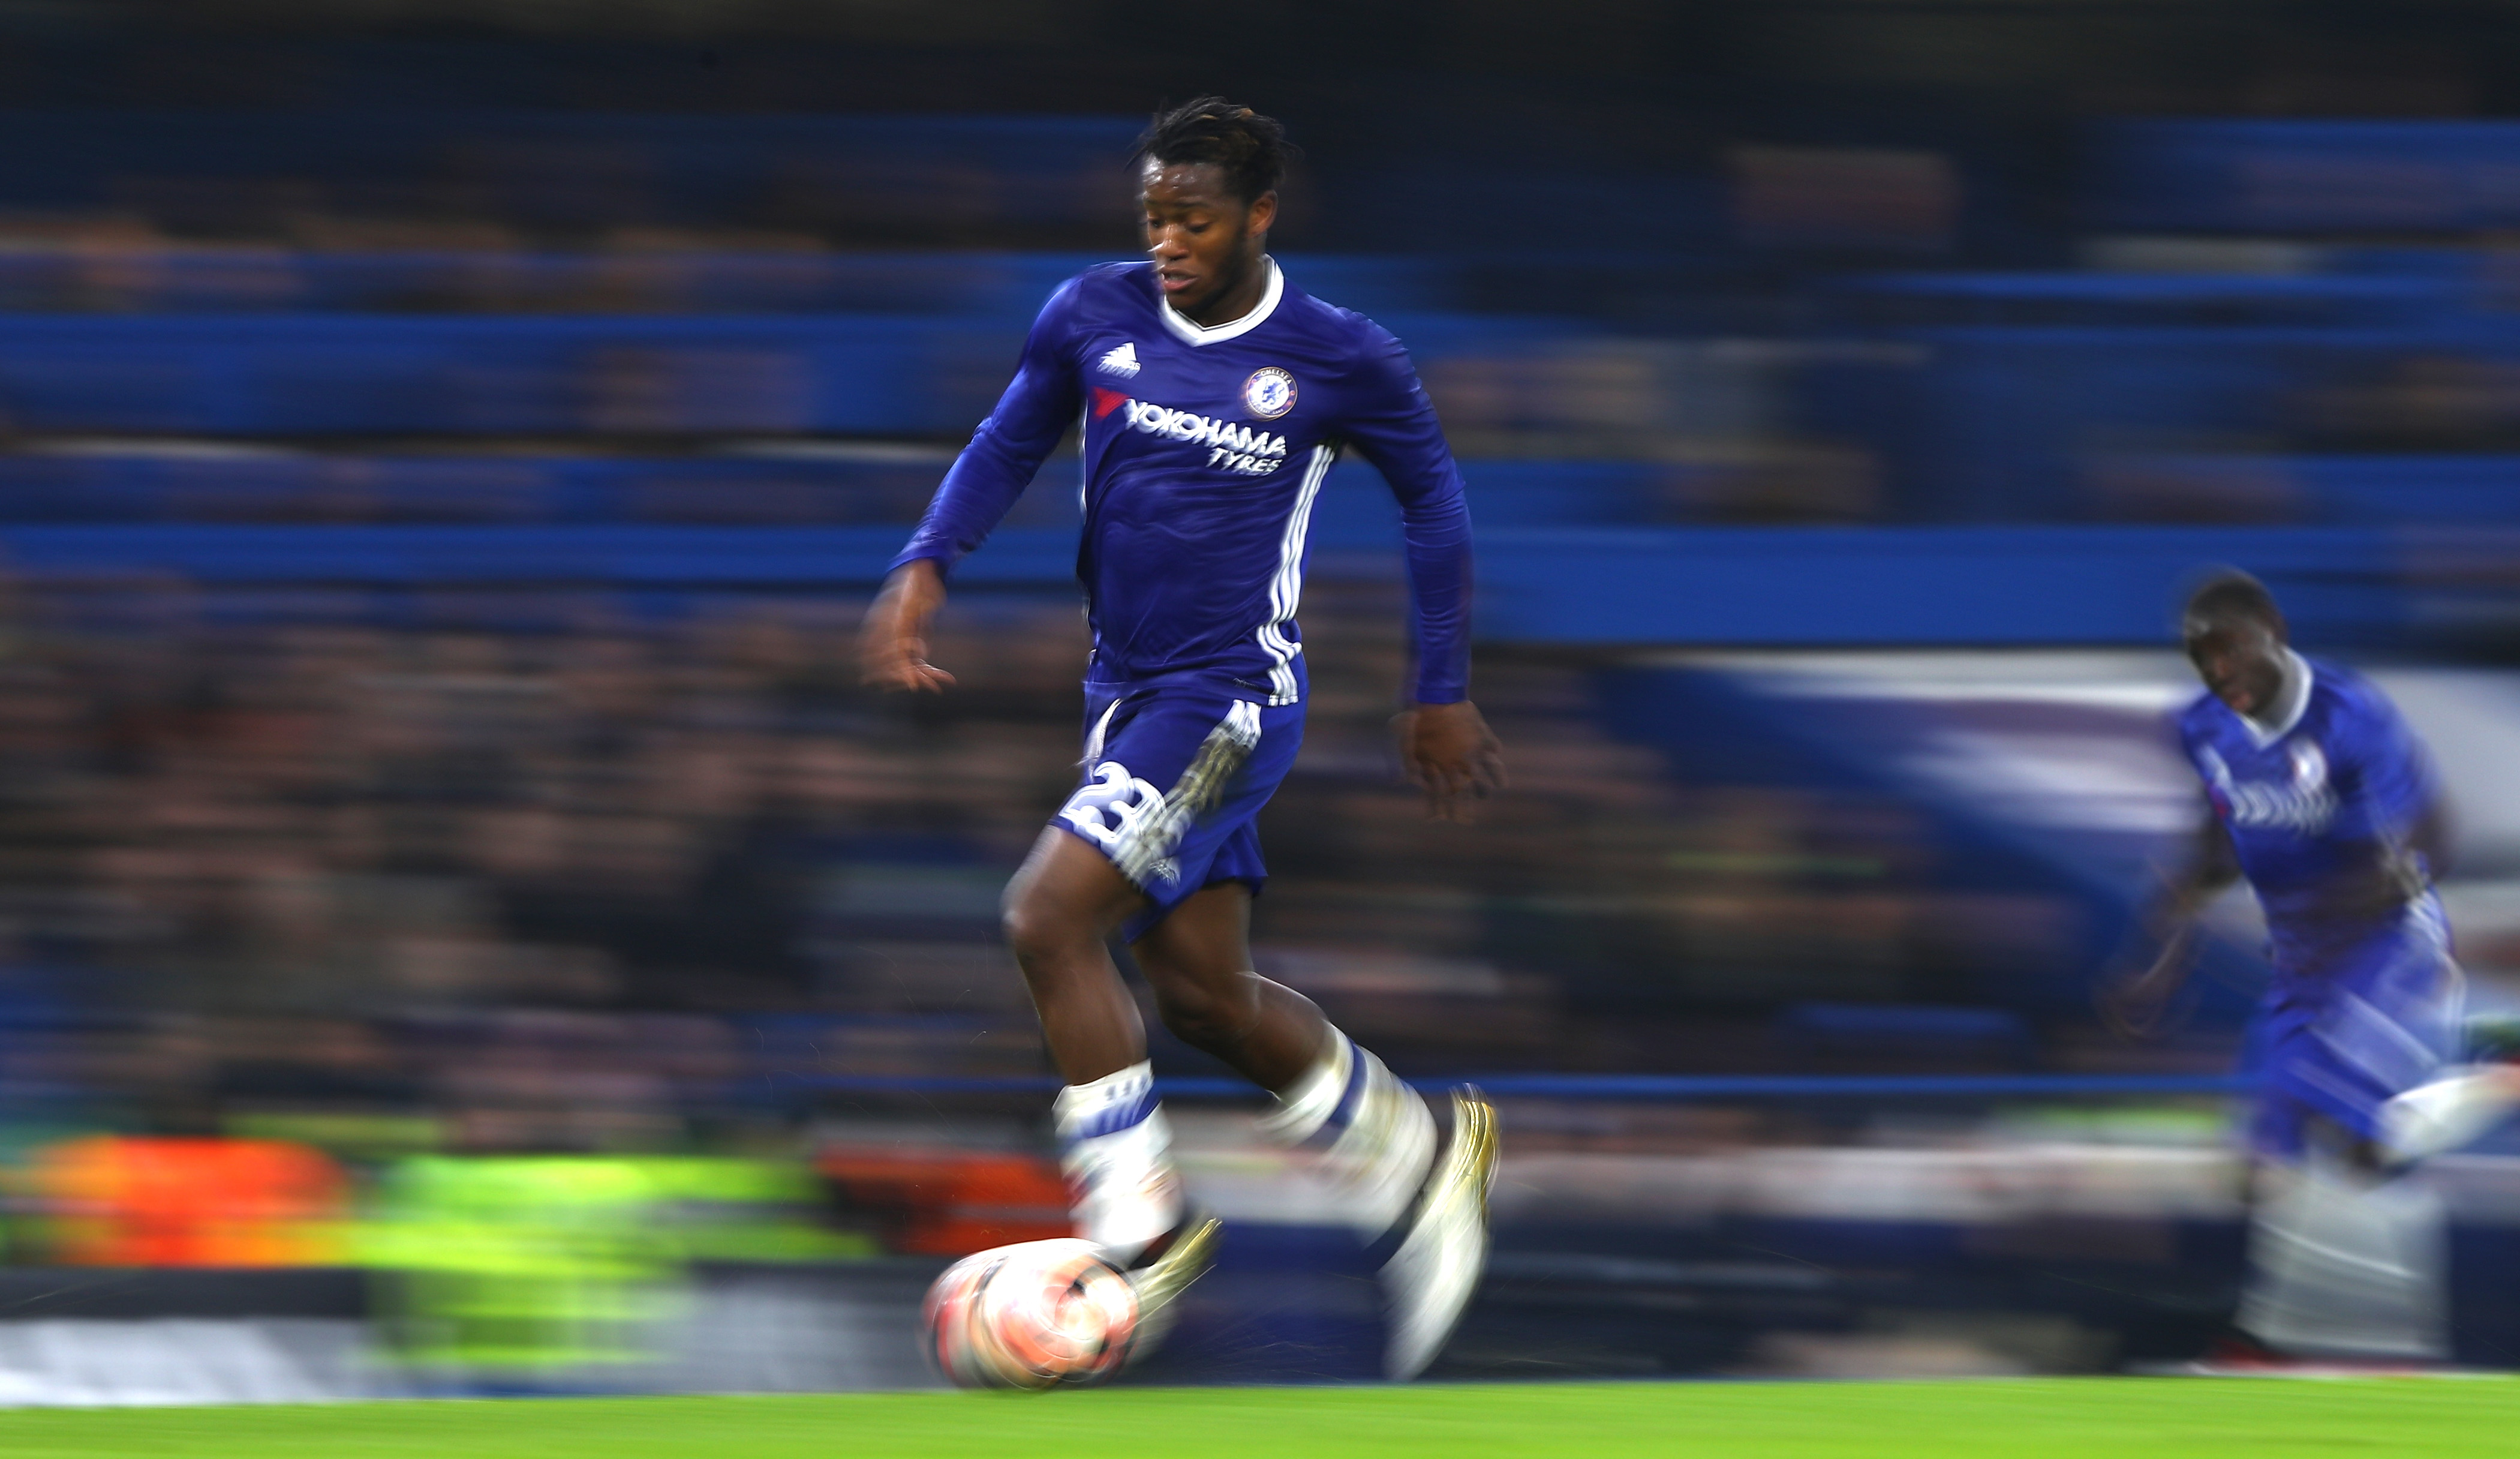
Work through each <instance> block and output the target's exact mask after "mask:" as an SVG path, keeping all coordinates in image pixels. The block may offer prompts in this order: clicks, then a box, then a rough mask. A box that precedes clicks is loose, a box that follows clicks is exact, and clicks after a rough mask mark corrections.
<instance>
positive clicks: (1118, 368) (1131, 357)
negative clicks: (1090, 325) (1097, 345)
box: [1098, 340, 1138, 380]
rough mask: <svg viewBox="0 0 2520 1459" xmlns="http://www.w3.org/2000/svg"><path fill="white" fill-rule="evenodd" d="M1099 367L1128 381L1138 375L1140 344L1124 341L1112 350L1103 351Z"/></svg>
mask: <svg viewBox="0 0 2520 1459" xmlns="http://www.w3.org/2000/svg"><path fill="white" fill-rule="evenodd" d="M1098 364H1099V367H1100V368H1102V369H1103V370H1107V371H1109V372H1110V373H1111V374H1113V375H1117V376H1119V377H1120V378H1121V379H1122V380H1127V379H1129V378H1130V377H1132V376H1134V375H1136V374H1137V373H1138V342H1137V341H1135V340H1123V341H1121V342H1120V343H1119V344H1118V345H1117V346H1116V347H1114V348H1111V349H1106V350H1104V351H1102V359H1101V360H1100V361H1099V362H1098Z"/></svg>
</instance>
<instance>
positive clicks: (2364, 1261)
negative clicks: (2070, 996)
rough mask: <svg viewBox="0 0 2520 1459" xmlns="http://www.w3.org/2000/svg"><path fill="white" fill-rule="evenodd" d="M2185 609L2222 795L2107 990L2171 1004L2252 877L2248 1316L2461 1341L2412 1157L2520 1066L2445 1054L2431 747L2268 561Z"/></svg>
mask: <svg viewBox="0 0 2520 1459" xmlns="http://www.w3.org/2000/svg"><path fill="white" fill-rule="evenodd" d="M2181 629H2182V634H2183V639H2184V645H2185V649H2186V653H2187V658H2188V661H2189V662H2191V663H2192V664H2194V665H2195V668H2196V672H2197V674H2198V675H2199V676H2200V677H2201V678H2202V679H2203V680H2204V682H2205V688H2206V692H2205V693H2204V694H2203V695H2201V696H2199V697H2198V698H2197V700H2196V701H2195V703H2193V704H2192V705H2190V706H2189V707H2187V708H2186V709H2185V710H2184V711H2183V712H2182V713H2181V714H2180V715H2179V717H2178V732H2179V739H2180V743H2181V746H2182V748H2183V751H2184V752H2185V753H2186V756H2187V759H2188V761H2189V762H2190V764H2192V765H2193V766H2194V768H2195V770H2196V773H2197V775H2198V776H2199V777H2200V778H2201V779H2202V780H2203V782H2204V786H2205V800H2206V806H2207V808H2206V813H2205V814H2204V816H2203V818H2202V822H2201V824H2200V826H2199V827H2198V829H2197V832H2196V835H2195V839H2194V842H2193V844H2192V847H2191V850H2190V852H2189V854H2188V856H2187V859H2186V861H2185V863H2184V864H2183V866H2182V867H2181V868H2180V869H2179V870H2178V871H2177V872H2175V873H2174V874H2173V875H2172V876H2171V877H2170V878H2169V879H2168V881H2167V883H2166V885H2165V887H2164V888H2163V890H2162V893H2161V895H2160V896H2159V897H2158V898H2157V900H2156V902H2155V904H2154V906H2153V908H2152V910H2151V915H2150V918H2149V923H2150V927H2151V930H2152V932H2153V933H2154V935H2156V937H2157V938H2158V939H2159V942H2160V953H2159V956H2158V958H2157V959H2156V960H2155V961H2154V962H2153V964H2152V965H2151V967H2150V968H2149V969H2147V970H2146V971H2145V972H2143V973H2142V974H2140V975H2139V976H2137V977H2134V978H2130V979H2126V980H2121V981H2119V982H2117V983H2116V984H2114V985H2113V986H2111V987H2109V988H2107V989H2106V990H2104V993H2103V1001H2102V1007H2103V1011H2104V1012H2105V1013H2106V1014H2108V1015H2109V1016H2110V1018H2111V1021H2112V1022H2113V1023H2115V1024H2117V1025H2118V1026H2120V1027H2121V1028H2122V1029H2124V1030H2126V1031H2129V1032H2137V1033H2140V1032H2146V1031H2150V1030H2151V1029H2152V1028H2153V1027H2155V1026H2157V1025H2158V1024H2159V1022H2160V1019H2161V1014H2162V1011H2163V1009H2164V1008H2165V1007H2166V1006H2167V1005H2168V1003H2169V1001H2170V999H2171V998H2172V996H2173V995H2174V994H2175V993H2176V991H2177V990H2178V988H2179V987H2180V986H2181V984H2182V983H2183V981H2184V980H2185V978H2186V976H2187V972H2188V968H2189V964H2190V961H2191V954H2192V951H2193V945H2194V939H2195V936H2196V933H2197V919H2198V916H2199V914H2200V913H2201V912H2202V911H2203V909H2204V907H2205V905H2206V904H2207V903H2208V902H2209V901H2210V900H2212V899H2213V897H2214V896H2215V895H2216V894H2217V893H2219V892H2220V891H2222V890H2223V889H2225V888H2227V887H2228V886H2230V885H2231V884H2232V883H2233V882H2234V881H2236V880H2239V879H2241V878H2246V879H2247V880H2248V882H2249V883H2250V885H2251V886H2252V887H2253V888H2254V889H2256V891H2257V896H2258V901H2259V904H2260V905H2261V906H2262V907H2263V908H2264V910H2265V913H2266V922H2267V932H2268V937H2269V941H2270V943H2271V944H2272V954H2273V964H2274V973H2273V981H2272V982H2271V983H2270V985H2269V987H2268V989H2267V991H2266V993H2265V995H2264V997H2263V999H2262V1001H2261V1003H2260V1005H2259V1009H2258V1014H2257V1020H2256V1026H2255V1027H2254V1028H2253V1030H2252V1032H2253V1038H2252V1043H2253V1045H2254V1047H2255V1049H2256V1051H2257V1058H2258V1068H2259V1073H2260V1077H2261V1084H2260V1088H2259V1093H2258V1099H2257V1104H2256V1108H2255V1111H2254V1115H2253V1118H2252V1122H2251V1127H2250V1144H2251V1150H2252V1154H2253V1155H2254V1157H2255V1158H2256V1162H2257V1163H2256V1167H2255V1173H2254V1175H2253V1191H2252V1197H2253V1199H2252V1204H2251V1209H2252V1224H2251V1230H2250V1240H2249V1259H2250V1267H2251V1271H2250V1276H2249V1281H2248V1284H2247V1286H2246V1288H2245V1290H2244V1292H2243V1294H2242V1299H2241V1305H2240V1311H2239V1314H2238V1318H2237V1325H2238V1327H2239V1328H2240V1330H2241V1331H2242V1332H2243V1333H2244V1334H2246V1335H2247V1336H2248V1338H2249V1339H2251V1340H2254V1342H2255V1343H2257V1344H2259V1345H2263V1347H2264V1348H2266V1349H2269V1350H2271V1351H2272V1353H2273V1354H2274V1355H2278V1356H2281V1357H2288V1358H2302V1359H2347V1360H2364V1361H2378V1362H2408V1361H2413V1362H2427V1361H2437V1360H2440V1359H2443V1358H2446V1357H2447V1356H2448V1355H2449V1345H2448V1324H2447V1312H2446V1307H2447V1301H2446V1294H2445V1291H2444V1283H2445V1280H2446V1267H2447V1255H2446V1250H2445V1246H2446V1223H2445V1218H2444V1214H2443V1210H2442V1208H2441V1205H2440V1203H2439V1201H2438V1198H2437V1197H2436V1196H2435V1195H2434V1194H2433V1192H2432V1191H2431V1190H2430V1188H2429V1187H2428V1186H2427V1185H2426V1184H2425V1182H2424V1180H2423V1178H2422V1176H2421V1173H2420V1171H2419V1170H2417V1169H2416V1168H2415V1164H2414V1163H2415V1162H2416V1161H2417V1160H2418V1159H2419V1158H2421V1157H2422V1156H2424V1155H2428V1154H2432V1153H2434V1152H2436V1151H2438V1150H2441V1149H2444V1148H2448V1147H2449V1146H2450V1145H2453V1144H2455V1143H2457V1141H2458V1140H2459V1139H2460V1138H2462V1137H2463V1136H2465V1135H2470V1134H2473V1133H2475V1131H2476V1130H2477V1129H2478V1128H2481V1127H2482V1124H2483V1123H2485V1122H2489V1121H2490V1119H2491V1117H2493V1116H2494V1115H2495V1114H2496V1113H2497V1112H2498V1108H2499V1105H2500V1102H2501V1101H2502V1099H2503V1096H2504V1093H2505V1091H2507V1090H2509V1089H2511V1087H2512V1084H2513V1077H2514V1074H2513V1071H2510V1070H2503V1069H2487V1070H2478V1071H2465V1070H2460V1069H2458V1068H2457V1067H2455V1066H2454V1065H2453V1060H2455V1059H2456V1058H2457V1057H2458V1056H2459V1054H2460V1052H2461V1041H2462V1025H2461V1002H2462V983H2463V980H2462V978H2461V976H2460V973H2459V970H2458V966H2457V964H2456V963H2455V962H2453V960H2452V955H2451V945H2450V927H2449V924H2448V923H2447V921H2446V920H2445V919H2444V917H2443V913H2442V906H2441V901H2440V899H2439V898H2438V897H2437V896H2436V895H2435V894H2434V891H2433V886H2432V873H2433V869H2434V868H2435V867H2438V866H2440V865H2441V864H2442V861H2443V856H2444V851H2445V847H2446V844H2447V833H2446V829H2445V817H2444V813H2443V807H2442V801H2441V797H2440V794H2439V790H2438V788H2437V786H2436V783H2435V779H2434V775H2433V770H2432V765H2431V761H2430V759H2429V757H2428V756H2427V754H2426V752H2425V750H2424V747H2423V746H2422V744H2421V743H2420V742H2419V741H2417V739H2416V738H2415V736H2414V734H2413V733H2412V731H2410V730H2409V729H2408V727H2407V724H2406V721H2405V720H2404V719H2402V718H2401V717H2400V716H2399V713H2398V710H2397V708H2396V707H2395V706H2393V705H2392V704H2390V702H2389V700H2388V698H2387V697H2386V696H2385V695H2383V694H2382V693H2381V692H2380V691H2379V689H2378V688H2377V687H2375V686H2374V685H2372V684H2371V683H2370V682H2369V681H2368V680H2366V679H2363V678H2362V677H2360V676H2359V675H2356V674H2354V673H2352V672H2350V671H2348V670H2346V669H2343V668H2341V667H2338V666H2336V665H2334V664H2331V663H2326V662H2320V661H2312V660H2309V659H2305V658H2303V657H2302V656H2301V655H2299V654H2297V653H2295V652H2293V650H2292V648H2291V647H2290V644H2289V635H2288V632H2287V630H2286V626H2285V622H2284V617H2283V614H2282V613H2281V611H2280V610H2278V608H2277V607H2276V605H2275V601H2274V598H2273V595H2272V594H2270V593H2269V592H2268V591H2267V589H2266V587H2265V586H2264V585H2263V584H2261V583H2260V582H2258V581H2257V579H2255V578H2253V577H2249V576H2247V575H2246V574H2243V573H2237V572H2228V573H2224V574H2221V575H2218V576H2216V577H2214V578H2212V579H2211V580H2209V581H2207V582H2206V583H2205V584H2203V585H2202V586H2201V587H2199V588H2198V589H2197V590H2196V591H2195V593H2194V594H2193V595H2192V596H2191V597H2190V598H2189V600H2188V602H2187V605H2186V609H2185V612H2184V614H2183V618H2182V623H2181Z"/></svg>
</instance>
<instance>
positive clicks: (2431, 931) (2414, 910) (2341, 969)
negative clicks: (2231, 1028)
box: [2250, 893, 2466, 1161]
mask: <svg viewBox="0 0 2520 1459" xmlns="http://www.w3.org/2000/svg"><path fill="white" fill-rule="evenodd" d="M2319 961H2320V966H2319V967H2318V968H2317V969H2316V970H2309V971H2292V970H2287V969H2283V968H2280V967H2279V968H2277V969H2276V971H2275V977H2274V981H2273V983H2272V984H2271V985H2270V986H2269V987H2268V989H2267V993H2266V997H2265V999H2264V1001H2262V1002H2261V1003H2260V1004H2259V1007H2258V1017H2257V1021H2256V1026H2255V1027H2254V1028H2253V1029H2252V1030H2251V1033H2252V1037H2251V1042H2252V1044H2253V1046H2254V1048H2253V1054H2254V1063H2255V1066H2256V1069H2257V1072H2258V1076H2259V1081H2260V1083H2259V1091H2260V1092H2259V1101H2258V1110H2257V1117H2256V1118H2255V1120H2254V1121H2252V1125H2251V1129H2250V1143H2251V1145H2252V1146H2253V1147H2254V1148H2255V1149H2256V1150H2257V1152H2258V1153H2259V1154H2260V1155H2263V1156H2266V1157H2268V1158H2270V1159H2273V1160H2284V1161H2291V1160H2298V1159H2300V1158H2301V1156H2302V1154H2303V1143H2304V1138H2303V1137H2304V1134H2305V1132H2306V1130H2307V1128H2308V1126H2309V1124H2310V1121H2311V1120H2313V1119H2326V1120H2328V1121H2329V1122H2331V1123H2333V1124H2335V1125H2337V1126H2338V1127H2340V1128H2342V1129H2344V1130H2346V1131H2347V1132H2349V1133H2351V1134H2354V1135H2358V1136H2360V1137H2362V1138H2363V1139H2365V1140H2375V1141H2376V1140H2378V1139H2379V1137H2380V1107H2381V1106H2382V1105H2383V1104H2386V1103H2387V1102H2388V1101H2389V1100H2390V1098H2391V1097H2392V1096H2395V1095H2398V1094H2402V1093H2404V1092H2406V1091H2407V1090H2408V1089H2412V1088H2414V1087H2415V1086H2416V1085H2418V1084H2422V1083H2424V1082H2426V1081H2428V1080H2430V1079H2432V1078H2434V1077H2435V1076H2436V1075H2438V1074H2439V1073H2441V1072H2442V1071H2443V1068H2444V1066H2446V1065H2448V1064H2450V1063H2452V1062H2453V1061H2454V1060H2455V1059H2456V1058H2457V1057H2458V1053H2459V1038H2460V1019H2461V1015H2462V1012H2463V1006H2464V1003H2465V993H2466V980H2465V979H2464V977H2463V976H2462V975H2461V974H2460V973H2459V970H2458V964H2457V963H2456V962H2455V961H2454V960H2453V958H2452V956H2451V946H2450V925H2449V923H2448V922H2447V921H2445V920H2444V918H2443V916H2442V909H2441V903H2440V902H2439V901H2438V900H2436V899H2435V898H2434V897H2433V896H2432V895H2431V894H2430V893H2426V894H2425V895H2423V896H2421V897H2419V898H2417V899H2415V900H2414V901H2411V902H2409V903H2408V904H2407V909H2406V912H2405V913H2404V915H2402V916H2401V917H2400V918H2399V919H2398V920H2397V921H2395V922H2393V923H2391V924H2389V925H2388V926H2386V927H2384V928H2381V929H2380V930H2378V931H2376V932H2374V933H2371V934H2369V935H2365V936H2363V938H2362V939H2360V940H2359V941H2355V942H2352V943H2349V944H2347V945H2346V946H2344V947H2341V948H2338V949H2337V950H2336V951H2335V952H2334V953H2333V954H2331V955H2329V956H2327V957H2323V958H2321V959H2320V960H2319Z"/></svg>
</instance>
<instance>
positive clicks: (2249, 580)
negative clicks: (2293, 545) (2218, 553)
mask: <svg viewBox="0 0 2520 1459" xmlns="http://www.w3.org/2000/svg"><path fill="white" fill-rule="evenodd" d="M2185 616H2188V617H2191V618H2228V617H2243V618H2255V619H2257V620H2258V621H2259V622H2261V623H2264V624H2266V625H2267V626H2268V627H2270V628H2273V629H2274V630H2275V631H2276V632H2277V633H2278V634H2280V633H2281V632H2282V631H2283V627H2284V616H2283V610H2282V609H2280V608H2277V607H2276V606H2275V595H2274V594H2273V593H2271V592H2268V591H2267V585H2266V584H2265V583H2263V582H2260V581H2258V580H2257V579H2256V578H2254V577H2251V576H2250V575H2249V574H2248V573H2246V572H2243V571H2241V570H2239V569H2237V568H2224V569H2222V570H2218V571H2215V572H2213V573H2211V574H2209V575H2207V577H2206V578H2205V580H2204V581H2202V582H2200V583H2198V584H2197V585H2196V590H2195V591H2194V592H2191V593H2189V594H2188V595H2187V611H2186V615H2185Z"/></svg>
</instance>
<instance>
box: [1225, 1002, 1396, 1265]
mask: <svg viewBox="0 0 2520 1459" xmlns="http://www.w3.org/2000/svg"><path fill="white" fill-rule="evenodd" d="M1329 1033H1330V1036H1329V1041H1328V1044H1327V1045H1326V1046H1325V1047H1324V1049H1323V1051H1322V1057H1321V1058H1320V1060H1318V1061H1317V1062H1316V1063H1315V1064H1314V1065H1313V1067H1312V1068H1311V1069H1310V1070H1309V1071H1306V1072H1305V1073H1304V1075H1303V1077H1301V1078H1299V1079H1297V1080H1296V1081H1295V1083H1294V1085H1293V1086H1292V1087H1291V1088H1289V1089H1287V1090H1286V1091H1285V1092H1284V1093H1283V1094H1281V1095H1279V1096H1278V1109H1277V1111H1276V1113H1274V1114H1271V1115H1269V1116H1266V1117H1263V1118H1262V1119H1261V1121H1260V1130H1261V1133H1263V1134H1265V1135H1267V1136H1268V1137H1270V1138H1271V1139H1273V1140H1276V1141H1278V1142H1279V1143H1280V1144H1283V1145H1290V1146H1294V1147H1297V1148H1300V1149H1308V1150H1313V1151H1317V1152H1319V1153H1320V1155H1321V1159H1322V1164H1323V1167H1324V1169H1325V1170H1326V1171H1327V1172H1328V1174H1329V1176H1330V1178H1331V1179H1332V1180H1334V1181H1336V1182H1337V1183H1338V1184H1339V1186H1340V1187H1341V1188H1342V1189H1343V1190H1344V1191H1345V1193H1346V1194H1347V1195H1348V1196H1349V1198H1350V1199H1351V1201H1352V1202H1353V1203H1354V1205H1353V1208H1352V1210H1353V1215H1352V1219H1353V1220H1354V1221H1355V1223H1356V1225H1357V1228H1358V1229H1359V1230H1360V1231H1362V1232H1364V1233H1365V1234H1366V1235H1367V1237H1368V1238H1369V1239H1370V1238H1372V1237H1373V1236H1377V1235H1379V1234H1381V1233H1382V1232H1384V1231H1387V1230H1389V1229H1390V1228H1391V1226H1392V1224H1393V1223H1394V1222H1397V1221H1398V1220H1399V1219H1400V1218H1401V1217H1402V1216H1404V1215H1406V1214H1408V1212H1409V1203H1410V1202H1411V1201H1413V1200H1415V1199H1416V1198H1417V1195H1418V1187H1419V1186H1421V1185H1423V1184H1425V1181H1426V1172H1427V1171H1428V1170H1429V1169H1431V1168H1433V1166H1434V1163H1435V1117H1434V1115H1433V1114H1432V1113H1431V1112H1429V1111H1428V1110H1427V1108H1426V1102H1425V1101H1424V1100H1422V1099H1419V1098H1418V1092H1417V1091H1416V1090H1414V1089H1411V1088H1410V1087H1409V1086H1408V1085H1406V1084H1403V1083H1402V1082H1400V1080H1399V1078H1398V1077H1397V1076H1396V1075H1394V1074H1393V1073H1392V1072H1391V1071H1390V1070H1388V1069H1386V1068H1384V1067H1383V1064H1382V1061H1381V1060H1379V1059H1376V1058H1374V1057H1373V1055H1372V1054H1370V1053H1367V1052H1366V1051H1365V1050H1363V1049H1360V1048H1358V1047H1357V1046H1356V1044H1355V1042H1354V1041H1353V1040H1351V1039H1349V1037H1348V1036H1347V1035H1346V1034H1344V1033H1341V1032H1340V1031H1339V1030H1338V1029H1336V1028H1332V1029H1330V1030H1329Z"/></svg>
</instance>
